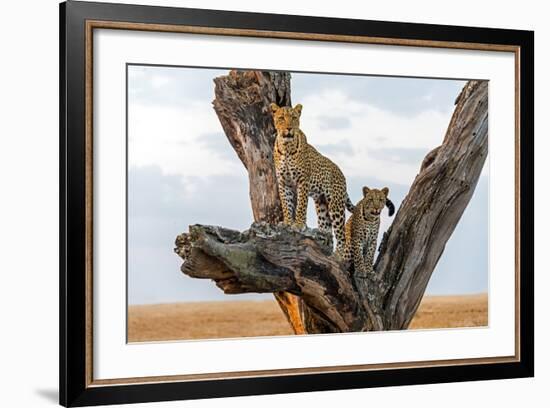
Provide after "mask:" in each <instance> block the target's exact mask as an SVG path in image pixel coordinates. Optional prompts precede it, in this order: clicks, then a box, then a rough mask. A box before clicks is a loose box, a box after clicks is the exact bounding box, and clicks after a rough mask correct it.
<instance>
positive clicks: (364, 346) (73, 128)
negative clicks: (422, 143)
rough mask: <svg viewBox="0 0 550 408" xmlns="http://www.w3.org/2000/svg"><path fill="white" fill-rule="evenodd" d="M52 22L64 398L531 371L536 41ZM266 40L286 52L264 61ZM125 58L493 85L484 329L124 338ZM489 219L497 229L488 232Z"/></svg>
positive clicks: (98, 17) (192, 13)
mask: <svg viewBox="0 0 550 408" xmlns="http://www.w3.org/2000/svg"><path fill="white" fill-rule="evenodd" d="M60 15H61V18H60V26H61V29H60V37H61V38H60V40H61V41H60V42H61V64H60V66H61V70H60V76H61V81H60V83H61V90H60V95H61V108H60V111H61V115H60V116H61V117H60V125H61V126H60V134H61V154H60V158H61V163H60V168H61V196H62V199H61V200H60V202H61V208H60V211H61V214H62V215H63V216H62V217H61V225H60V230H61V232H62V233H61V245H60V248H61V250H60V259H61V262H60V276H61V285H60V312H61V313H60V318H61V324H60V350H61V353H60V402H61V403H62V404H64V405H71V406H72V405H90V404H106V403H117V402H118V403H124V402H144V401H154V400H169V399H170V400H172V399H188V398H204V397H216V396H217V397H220V396H231V395H253V394H260V393H277V392H299V391H312V390H328V389H347V388H357V387H372V386H381V385H392V384H393V385H395V384H413V383H431V382H442V381H464V380H475V379H489V378H512V377H525V376H532V375H533V366H534V360H533V281H532V276H533V262H532V257H531V256H529V255H530V253H531V252H532V249H533V241H532V236H533V228H532V225H533V223H532V222H533V208H532V204H531V203H532V200H527V201H529V202H528V204H527V205H525V204H524V205H520V197H522V198H523V199H525V198H526V197H527V198H529V197H532V196H533V168H532V158H533V147H532V143H530V140H532V135H533V126H532V123H533V121H532V119H533V105H532V101H533V89H534V86H533V33H532V32H524V31H514V30H500V29H478V28H476V29H474V28H466V27H446V26H435V25H415V24H401V23H389V22H364V21H359V20H340V19H324V18H311V17H298V16H276V15H261V14H253V13H234V12H221V11H206V10H192V9H177V8H170V9H163V8H158V7H147V6H135V5H110V4H101V3H81V2H77V1H71V2H68V3H63V4H61V6H60ZM129 21H131V23H130V22H129ZM289 27H300V31H296V32H294V31H291V32H289V31H288V29H289ZM403 33H407V34H406V35H405V34H403ZM132 37H133V38H132ZM154 37H156V38H154ZM136 40H137V41H136ZM187 40H190V41H191V42H188V41H187ZM286 40H289V41H286ZM193 41H196V44H192V42H193ZM217 41H218V42H219V43H222V46H221V48H219V49H217V50H213V49H212V46H213V45H214V44H213V43H215V42H217ZM277 41H279V46H280V45H282V46H284V50H285V52H287V53H289V54H294V57H291V58H288V59H284V60H274V59H273V58H272V57H270V55H269V54H268V53H269V51H268V50H269V49H270V48H271V46H272V45H276V42H277ZM184 43H185V44H184ZM283 43H284V44H283ZM229 44H231V47H228V45H229ZM243 46H251V47H252V48H254V47H256V48H255V49H254V52H250V53H242V52H239V49H240V48H241V51H242V47H243ZM377 47H379V48H378V51H380V50H381V48H383V49H384V50H385V51H382V53H385V55H384V57H383V58H376V56H375V55H373V53H374V54H376V50H375V49H377ZM359 49H361V50H362V51H361V52H363V51H365V54H364V55H362V56H361V55H359V54H358V51H359ZM476 51H479V52H478V53H477V57H473V56H472V54H476ZM483 52H486V55H485V57H483V56H482V55H481V54H482V53H483ZM315 53H318V55H317V57H314V56H313V54H315ZM346 53H349V54H348V55H346ZM400 53H402V54H400ZM437 54H439V56H440V57H443V58H440V59H439V61H434V59H433V58H434V57H436V55H437ZM443 54H444V55H443ZM327 55H330V56H331V58H328V59H327V58H326V56H327ZM250 56H254V58H267V59H266V60H265V61H264V62H263V63H262V62H258V61H247V58H249V57H250ZM379 56H380V55H379ZM312 57H314V58H312ZM386 57H387V58H386ZM492 57H494V58H492ZM216 58H218V59H219V61H216ZM476 58H478V59H477V60H476ZM189 59H191V60H192V61H190V60H189ZM436 59H437V58H436ZM492 59H495V60H500V62H499V63H496V62H495V61H492ZM220 61H221V63H220ZM403 61H406V62H407V63H406V64H404V63H403ZM291 62H292V64H291ZM296 62H299V63H298V64H297V63H296ZM127 63H143V64H150V65H152V64H159V63H162V64H166V65H171V66H189V65H194V66H197V67H198V66H202V67H219V66H224V67H265V69H266V70H272V71H291V72H306V71H318V70H319V67H322V69H321V71H325V72H342V73H343V72H349V73H354V72H355V73H362V74H364V73H370V74H376V75H388V76H413V77H432V78H478V79H487V80H490V88H491V91H490V92H489V110H490V112H491V114H490V115H489V122H490V123H489V128H490V130H491V131H490V134H489V139H491V134H498V135H499V138H498V139H494V140H493V139H491V143H490V145H491V160H490V163H489V164H490V174H491V183H490V185H489V190H490V191H489V196H490V198H489V200H490V201H489V202H490V204H491V208H490V210H491V211H490V213H489V217H490V218H491V220H490V223H489V224H490V226H491V228H493V229H491V242H490V245H494V246H495V247H496V248H497V249H498V254H499V256H498V257H497V258H496V259H495V261H496V262H493V258H492V257H494V254H495V251H494V250H493V249H490V251H489V253H490V257H491V259H490V269H491V270H493V268H496V269H497V270H498V279H497V277H496V276H495V274H494V273H492V272H491V273H489V276H488V279H489V291H490V293H491V296H490V298H489V310H490V312H491V315H490V319H489V326H487V327H485V328H482V329H475V330H472V329H468V330H462V329H453V330H428V331H425V330H404V331H390V332H369V333H346V334H339V335H329V336H325V335H313V336H275V337H251V338H245V339H238V338H233V339H228V340H221V341H183V342H181V341H176V342H171V341H163V342H161V343H158V344H157V342H140V343H135V342H134V343H127V342H126V340H127V331H126V322H127V315H126V311H127V304H128V302H127V299H126V294H127V293H128V292H127V291H126V284H127V281H126V268H125V259H126V252H125V250H124V249H125V241H124V238H125V236H126V235H125V234H126V224H125V220H126V217H125V215H126V214H125V208H126V203H125V199H126V196H125V193H126V184H125V183H126V178H125V175H126V172H127V166H126V160H125V155H126V143H125V141H126V139H125V138H124V137H113V136H115V135H120V136H123V135H124V134H125V119H124V118H125V95H126V87H125V83H124V71H125V67H126V64H127ZM307 64H311V65H312V66H314V67H315V68H313V69H312V68H311V67H309V68H308V67H307V66H304V65H307ZM365 64H367V65H369V67H368V69H367V72H365V71H364V69H365ZM384 64H385V65H384ZM499 64H503V65H502V66H501V68H503V66H504V65H506V67H505V68H504V69H503V70H499V69H494V68H495V67H496V66H497V65H499ZM344 66H345V67H344ZM342 67H344V69H342ZM520 68H521V69H520ZM491 69H494V70H493V71H491ZM399 70H402V71H404V70H406V71H408V72H405V73H403V72H396V71H399ZM435 71H439V72H435ZM488 71H491V72H488ZM457 72H458V75H457ZM294 102H295V103H297V102H299V101H294ZM306 110H307V108H306ZM305 112H306V111H304V114H305ZM106 135H110V136H111V137H107V138H106V137H105V136H106ZM520 136H521V140H522V143H521V144H520ZM504 141H507V142H506V143H507V146H504ZM92 142H93V143H92ZM495 142H496V143H495ZM327 155H328V154H327ZM338 164H339V165H341V163H338ZM495 169H497V170H498V171H495ZM493 176H495V178H494V179H493ZM511 180H515V182H514V185H515V188H511ZM92 187H93V188H92ZM495 193H496V196H498V198H499V199H498V203H499V206H494V205H493V203H494V202H495V201H494V199H493V195H494V194H495ZM220 201H221V200H220ZM222 204H223V202H222ZM493 210H495V211H493ZM497 212H498V213H499V217H497V218H498V220H499V221H504V220H506V222H497V223H495V222H494V221H495V213H497ZM511 224H513V225H511ZM511 237H514V238H515V239H510V238H511ZM493 238H494V239H493ZM510 241H512V242H511V243H510ZM121 243H122V245H121ZM520 246H521V248H522V250H521V251H520ZM69 272H70V273H69ZM96 274H97V276H96ZM520 283H521V284H520ZM464 332H467V333H464ZM404 342H405V343H406V344H407V347H406V348H403V347H399V344H401V345H402V344H403V343H404ZM245 343H246V344H245ZM228 349H230V350H231V353H229V354H228V353H227V350H228ZM327 349H330V350H331V353H330V354H327V353H326V352H324V351H326V350H327ZM373 350H375V351H376V353H375V354H373V353H372V351H373ZM204 355H208V356H209V357H210V358H209V359H208V360H207V361H205V359H204V358H200V356H204ZM182 362H184V363H183V364H182Z"/></svg>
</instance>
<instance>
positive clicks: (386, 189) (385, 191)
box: [380, 187, 390, 197]
mask: <svg viewBox="0 0 550 408" xmlns="http://www.w3.org/2000/svg"><path fill="white" fill-rule="evenodd" d="M380 191H382V194H384V195H385V196H386V197H387V196H388V194H389V193H390V189H389V188H388V187H384V188H383V189H382V190H380Z"/></svg>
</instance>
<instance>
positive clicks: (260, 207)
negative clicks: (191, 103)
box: [213, 71, 306, 334]
mask: <svg viewBox="0 0 550 408" xmlns="http://www.w3.org/2000/svg"><path fill="white" fill-rule="evenodd" d="M214 84H215V88H214V94H215V96H216V98H215V99H214V102H213V105H214V110H215V111H216V114H217V115H218V119H219V120H220V123H221V125H222V127H223V130H224V132H225V134H226V136H227V139H228V140H229V143H231V146H233V149H234V150H235V152H236V153H237V155H238V156H239V158H240V159H241V162H242V163H243V165H244V167H245V168H246V169H247V171H248V180H249V191H250V203H251V205H252V213H253V214H254V221H256V222H267V223H270V224H277V223H279V222H281V221H282V219H283V214H282V210H281V203H280V201H279V193H278V190H277V178H276V176H275V166H274V164H273V144H274V143H275V127H274V126H273V120H272V119H271V115H270V114H268V112H270V110H269V104H271V103H273V102H275V103H276V104H278V105H279V106H289V105H290V74H288V73H284V72H281V73H278V72H262V71H231V72H230V73H229V75H226V76H221V77H218V78H215V79H214ZM220 143H221V141H220ZM274 296H275V299H276V300H277V302H278V303H279V306H280V308H281V310H282V311H283V313H284V314H285V316H286V318H287V320H288V322H289V324H290V326H291V327H292V329H293V330H294V333H296V334H304V333H306V329H305V328H304V325H303V322H302V318H301V309H302V307H301V305H300V299H299V298H297V297H296V296H294V295H291V294H290V293H285V292H275V293H274Z"/></svg>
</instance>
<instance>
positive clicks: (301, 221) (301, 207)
mask: <svg viewBox="0 0 550 408" xmlns="http://www.w3.org/2000/svg"><path fill="white" fill-rule="evenodd" d="M297 190H298V191H297V193H296V195H297V196H298V198H297V200H296V219H295V221H294V224H293V225H294V227H296V228H297V229H300V230H302V229H304V228H305V227H306V217H307V199H308V188H307V185H306V184H305V183H298V188H297Z"/></svg>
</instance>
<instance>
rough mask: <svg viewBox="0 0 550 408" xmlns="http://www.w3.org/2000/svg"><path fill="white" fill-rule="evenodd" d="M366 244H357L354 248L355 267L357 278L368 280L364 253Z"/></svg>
mask: <svg viewBox="0 0 550 408" xmlns="http://www.w3.org/2000/svg"><path fill="white" fill-rule="evenodd" d="M364 249H365V246H364V243H363V242H357V243H355V245H354V246H353V248H352V251H353V266H354V268H355V272H354V273H355V276H357V277H360V278H366V277H367V274H368V267H367V264H366V263H365V258H364V256H363V253H364Z"/></svg>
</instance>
